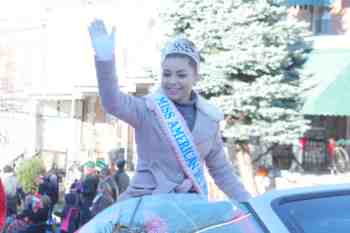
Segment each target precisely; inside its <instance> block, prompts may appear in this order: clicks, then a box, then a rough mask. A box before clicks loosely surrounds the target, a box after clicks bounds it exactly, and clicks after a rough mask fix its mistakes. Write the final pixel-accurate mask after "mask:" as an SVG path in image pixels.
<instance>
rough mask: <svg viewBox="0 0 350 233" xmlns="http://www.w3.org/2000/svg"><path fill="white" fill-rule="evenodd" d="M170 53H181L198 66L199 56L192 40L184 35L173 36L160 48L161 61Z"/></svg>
mask: <svg viewBox="0 0 350 233" xmlns="http://www.w3.org/2000/svg"><path fill="white" fill-rule="evenodd" d="M170 54H183V55H186V56H188V57H190V58H191V59H192V60H193V61H194V62H195V63H196V64H197V67H199V63H200V56H199V51H198V50H197V49H196V47H195V45H194V43H193V42H191V41H190V40H188V39H186V38H184V37H175V38H174V39H173V40H170V41H169V42H168V43H167V44H166V45H165V47H164V48H163V50H162V54H161V63H163V62H164V60H165V58H166V57H167V56H168V55H170Z"/></svg>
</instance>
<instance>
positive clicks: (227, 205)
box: [79, 194, 262, 233]
mask: <svg viewBox="0 0 350 233" xmlns="http://www.w3.org/2000/svg"><path fill="white" fill-rule="evenodd" d="M153 228H157V229H153ZM150 229H153V230H155V231H151V230H150ZM87 232H95V233H102V232H103V233H112V232H135V233H136V232H137V233H139V232H181V233H187V232H188V233H190V232H201V233H204V232H205V233H219V232H220V233H245V232H251V233H261V232H262V231H261V230H260V228H259V226H258V224H257V223H256V222H255V221H254V219H253V217H252V216H251V214H249V213H248V212H245V214H243V215H242V214H241V213H239V214H238V212H237V208H236V207H235V205H234V204H233V203H232V202H230V201H215V202H214V201H212V202H208V200H206V199H205V198H199V196H198V195H196V194H164V195H152V196H145V197H142V198H132V199H129V200H126V201H123V202H119V203H116V204H114V205H112V206H111V207H109V208H107V209H105V210H104V211H102V212H101V213H100V214H98V215H97V216H96V217H94V218H93V219H92V220H91V221H90V222H88V223H87V224H86V225H85V226H83V227H82V228H81V229H80V230H79V233H87Z"/></svg>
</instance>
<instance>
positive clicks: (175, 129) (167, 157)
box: [89, 20, 251, 201]
mask: <svg viewBox="0 0 350 233" xmlns="http://www.w3.org/2000/svg"><path fill="white" fill-rule="evenodd" d="M89 33H90V38H91V42H92V47H93V49H94V52H95V66H96V72H97V81H98V88H99V95H100V97H101V102H102V105H103V107H104V110H105V111H106V112H107V113H109V114H111V115H114V116H115V117H117V118H119V119H120V120H123V121H125V122H126V123H128V124H129V125H131V126H132V127H133V128H134V129H135V138H136V145H137V155H138V160H137V167H136V171H135V175H134V176H133V178H132V180H131V182H130V185H129V186H128V188H127V190H125V191H124V192H123V194H121V196H120V199H119V200H125V199H127V198H130V197H138V196H143V195H152V194H159V193H197V194H199V195H201V196H207V194H208V189H207V183H206V180H205V177H204V166H206V167H207V168H208V171H209V173H210V175H211V176H212V177H213V178H214V180H215V183H216V184H217V185H218V187H219V188H220V189H221V190H222V191H223V192H224V193H225V194H227V196H228V197H229V198H230V199H231V200H232V201H236V200H238V201H246V200H247V199H248V198H250V197H251V195H250V194H249V193H248V192H247V191H246V189H245V188H244V186H243V185H242V184H241V183H240V181H239V180H238V178H237V177H236V176H235V175H234V171H233V167H232V165H231V164H230V163H229V161H228V160H227V159H226V156H225V152H224V144H223V141H222V137H221V133H220V127H219V123H220V121H221V120H223V113H222V112H221V111H220V110H218V109H217V108H216V107H215V106H213V105H212V104H210V103H209V102H208V101H207V100H205V99H204V98H203V97H201V96H200V94H199V93H198V92H197V91H195V90H194V87H195V85H196V83H197V82H198V81H199V77H200V75H199V73H200V54H199V51H198V50H197V48H196V47H195V45H194V44H193V43H192V42H191V41H189V40H188V39H186V38H183V37H176V38H174V39H172V40H170V41H169V42H168V43H167V45H166V46H165V47H164V49H163V50H162V53H161V64H160V65H161V81H160V86H159V88H158V89H156V90H155V91H154V92H153V93H151V94H149V95H147V96H142V97H136V96H131V95H128V94H125V93H123V92H122V91H121V89H120V87H119V85H118V79H117V77H116V68H115V60H116V59H118V58H117V57H116V56H115V54H114V50H115V49H114V48H115V30H114V29H112V30H111V32H110V33H109V32H107V29H106V27H105V25H104V22H103V21H102V20H95V21H93V22H92V23H91V25H90V26H89Z"/></svg>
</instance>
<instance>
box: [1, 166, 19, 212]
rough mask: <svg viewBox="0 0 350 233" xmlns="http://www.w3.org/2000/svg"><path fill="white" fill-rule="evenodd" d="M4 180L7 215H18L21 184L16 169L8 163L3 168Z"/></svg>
mask: <svg viewBox="0 0 350 233" xmlns="http://www.w3.org/2000/svg"><path fill="white" fill-rule="evenodd" d="M3 182H4V188H5V194H6V212H7V213H6V216H11V215H16V214H17V205H18V203H19V196H18V190H19V189H20V185H19V182H18V180H17V177H16V174H15V172H14V169H13V168H12V167H11V166H10V165H6V166H5V167H4V169H3Z"/></svg>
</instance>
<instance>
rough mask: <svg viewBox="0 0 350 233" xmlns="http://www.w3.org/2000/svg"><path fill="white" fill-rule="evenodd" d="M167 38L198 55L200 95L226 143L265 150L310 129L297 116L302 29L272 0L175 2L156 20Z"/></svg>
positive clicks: (302, 57)
mask: <svg viewBox="0 0 350 233" xmlns="http://www.w3.org/2000/svg"><path fill="white" fill-rule="evenodd" d="M161 16H162V19H163V20H164V22H165V25H166V26H165V27H164V28H167V29H169V31H167V32H166V33H167V34H168V35H169V36H173V35H175V34H184V35H185V36H186V37H188V38H189V39H191V40H192V41H194V42H195V44H196V45H197V46H198V48H199V49H200V51H201V55H202V65H201V76H202V81H201V82H200V84H199V86H198V90H199V91H200V92H201V94H203V95H205V96H206V97H208V98H210V100H211V101H213V102H214V103H215V104H216V105H217V106H218V107H219V108H221V110H223V111H224V113H225V115H226V120H225V125H224V126H223V135H224V136H225V137H226V138H227V139H230V140H229V141H236V142H237V141H238V142H244V143H246V142H248V141H249V139H252V138H255V139H258V140H256V141H257V142H258V144H260V145H264V146H265V148H271V147H273V146H276V145H282V144H283V145H285V144H294V143H296V142H297V139H298V138H300V137H301V136H302V135H303V134H304V132H305V131H306V130H307V129H308V128H309V126H308V124H309V122H308V121H307V120H306V119H304V117H303V115H302V114H301V108H302V105H303V102H304V98H303V93H304V92H305V91H306V89H308V88H309V86H305V85H304V83H305V80H306V79H307V77H304V76H303V75H302V72H300V68H301V65H302V64H303V62H304V61H305V52H306V49H307V46H304V45H305V42H304V39H303V38H304V37H305V35H306V33H307V30H306V25H304V24H302V23H297V22H295V21H292V19H290V18H289V17H288V14H287V6H285V5H283V3H279V2H277V1H276V0H232V1H229V0H225V1H224V0H215V1H212V0H177V1H174V2H173V3H172V4H171V5H169V7H168V8H167V9H163V10H162V13H161Z"/></svg>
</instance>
